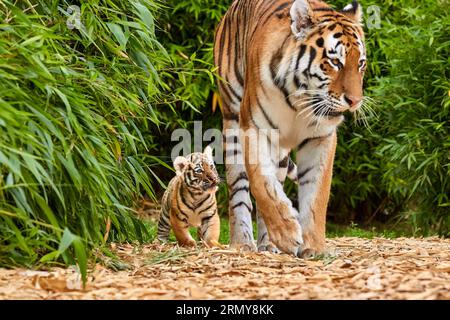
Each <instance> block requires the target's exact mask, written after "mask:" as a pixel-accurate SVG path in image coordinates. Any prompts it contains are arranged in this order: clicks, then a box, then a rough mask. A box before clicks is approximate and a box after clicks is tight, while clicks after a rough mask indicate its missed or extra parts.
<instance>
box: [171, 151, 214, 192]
mask: <svg viewBox="0 0 450 320" xmlns="http://www.w3.org/2000/svg"><path fill="white" fill-rule="evenodd" d="M173 164H174V167H175V171H176V174H177V176H179V177H181V178H182V179H183V181H184V184H185V185H186V186H187V187H188V188H189V189H191V190H193V191H194V192H205V191H208V192H216V191H217V189H218V185H219V183H220V177H219V174H218V173H217V170H216V166H215V165H214V160H213V156H212V149H211V147H209V146H208V147H206V148H205V150H204V152H203V153H201V152H195V153H191V154H189V155H188V156H186V157H181V156H180V157H177V158H176V159H175V161H174V163H173Z"/></svg>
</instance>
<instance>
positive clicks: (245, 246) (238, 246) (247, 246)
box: [230, 242, 257, 252]
mask: <svg viewBox="0 0 450 320" xmlns="http://www.w3.org/2000/svg"><path fill="white" fill-rule="evenodd" d="M230 249H234V250H238V251H246V252H256V251H257V248H256V245H255V243H254V242H246V243H236V242H234V243H230Z"/></svg>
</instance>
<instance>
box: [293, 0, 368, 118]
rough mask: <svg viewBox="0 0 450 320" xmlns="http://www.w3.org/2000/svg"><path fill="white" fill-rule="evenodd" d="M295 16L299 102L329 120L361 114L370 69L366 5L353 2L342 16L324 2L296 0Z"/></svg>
mask: <svg viewBox="0 0 450 320" xmlns="http://www.w3.org/2000/svg"><path fill="white" fill-rule="evenodd" d="M290 15H291V20H292V24H291V30H292V32H293V34H294V36H295V38H296V41H297V42H298V46H297V49H298V50H299V53H298V56H297V61H296V62H295V63H296V65H295V67H294V78H295V82H296V84H297V85H296V86H297V87H298V88H299V89H298V91H297V95H298V96H299V97H301V99H300V101H301V102H300V103H299V104H300V105H301V104H302V103H303V106H305V105H307V106H308V108H310V109H311V113H314V115H315V116H318V117H322V118H323V117H325V118H326V119H333V118H342V113H343V112H345V111H347V110H350V111H351V112H355V111H357V110H358V108H360V107H361V105H362V102H363V77H364V73H365V70H366V49H365V44H364V32H363V29H362V23H361V21H362V8H361V6H360V5H359V4H358V3H357V2H356V1H353V3H352V4H349V5H348V6H346V7H345V8H344V9H343V10H342V11H340V12H339V11H335V10H334V9H332V8H330V7H329V6H328V5H327V4H325V3H324V2H322V1H316V0H295V1H294V3H293V5H292V7H291V10H290Z"/></svg>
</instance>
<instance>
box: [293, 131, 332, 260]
mask: <svg viewBox="0 0 450 320" xmlns="http://www.w3.org/2000/svg"><path fill="white" fill-rule="evenodd" d="M336 140H337V138H336V132H335V131H333V132H332V133H331V134H330V135H326V136H322V137H315V138H309V139H305V140H303V142H302V143H300V145H299V147H298V149H297V167H298V177H297V178H298V185H299V191H298V200H299V221H300V224H301V226H302V230H303V240H304V245H303V255H304V256H311V255H315V254H319V253H321V252H323V250H324V249H325V224H326V213H327V206H328V200H329V196H330V188H331V178H332V172H333V161H334V155H335V151H336Z"/></svg>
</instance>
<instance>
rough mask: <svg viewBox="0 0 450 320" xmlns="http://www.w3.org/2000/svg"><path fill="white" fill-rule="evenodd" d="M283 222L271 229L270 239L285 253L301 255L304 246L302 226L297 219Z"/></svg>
mask: <svg viewBox="0 0 450 320" xmlns="http://www.w3.org/2000/svg"><path fill="white" fill-rule="evenodd" d="M283 222H284V223H283V224H280V226H277V228H273V229H272V230H270V232H269V234H270V240H271V241H272V242H273V243H274V245H275V246H276V247H277V248H278V249H279V250H281V251H282V252H284V253H288V254H292V255H294V256H296V257H301V254H302V251H303V250H302V249H303V247H304V242H303V235H302V228H301V226H300V224H299V223H298V222H297V220H296V219H290V220H283Z"/></svg>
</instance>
